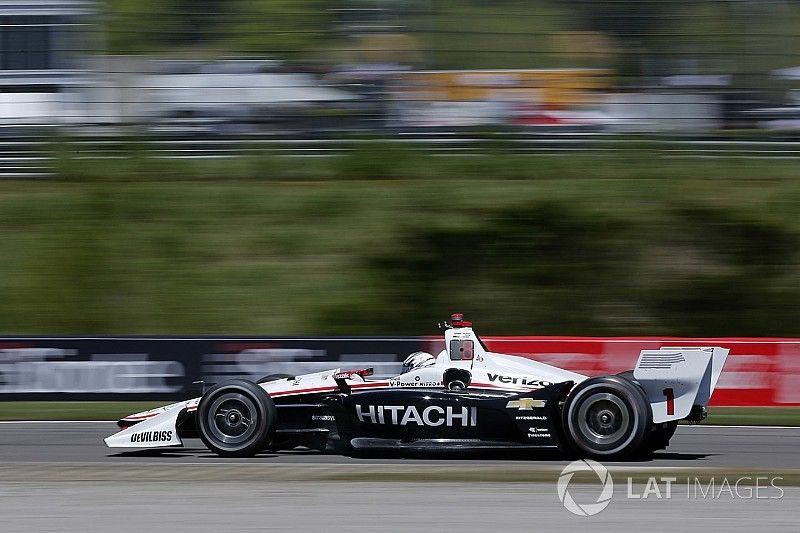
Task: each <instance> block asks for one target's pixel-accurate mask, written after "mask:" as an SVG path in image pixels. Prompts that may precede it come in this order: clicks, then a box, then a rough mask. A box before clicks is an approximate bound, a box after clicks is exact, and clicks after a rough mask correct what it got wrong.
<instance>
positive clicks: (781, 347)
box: [482, 337, 800, 406]
mask: <svg viewBox="0 0 800 533" xmlns="http://www.w3.org/2000/svg"><path fill="white" fill-rule="evenodd" d="M482 339H483V341H484V342H485V343H486V345H487V346H488V348H489V349H490V350H491V351H494V352H500V353H509V354H515V355H521V356H523V357H530V358H533V359H536V360H537V361H541V362H543V363H547V364H551V365H554V366H558V367H561V368H566V369H568V370H572V371H575V372H579V373H581V374H586V375H589V376H596V375H600V374H616V373H618V372H623V371H625V370H630V369H632V368H633V366H634V364H635V363H636V359H637V358H638V357H639V352H640V351H641V350H653V349H656V350H657V349H658V348H660V347H661V346H684V347H685V346H721V347H723V348H729V349H730V354H729V355H728V361H727V362H726V364H725V369H724V371H723V372H722V375H721V376H720V379H719V382H718V383H717V388H716V391H715V392H714V396H713V397H712V398H711V405H719V406H790V405H800V339H761V338H720V339H685V338H684V339H681V338H663V339H661V338H632V337H631V338H627V337H613V338H603V337H482Z"/></svg>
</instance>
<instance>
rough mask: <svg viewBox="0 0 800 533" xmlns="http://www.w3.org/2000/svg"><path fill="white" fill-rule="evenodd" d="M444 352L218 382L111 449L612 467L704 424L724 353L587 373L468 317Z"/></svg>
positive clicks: (131, 420) (132, 423)
mask: <svg viewBox="0 0 800 533" xmlns="http://www.w3.org/2000/svg"><path fill="white" fill-rule="evenodd" d="M442 327H443V328H444V341H445V349H444V350H442V351H441V352H440V353H439V354H438V355H432V354H429V353H425V352H415V353H413V354H411V355H410V356H408V358H406V360H405V362H404V363H403V370H402V372H401V373H400V374H399V375H397V376H395V377H392V378H390V379H371V375H372V370H371V369H369V368H365V369H354V370H342V369H332V370H327V371H324V372H316V373H312V374H304V375H300V376H283V375H280V376H268V377H265V378H263V379H261V380H259V381H258V382H253V381H247V380H241V379H237V380H232V381H227V382H223V383H218V384H216V385H214V386H213V387H210V388H209V389H208V390H206V391H205V392H204V393H203V395H202V396H201V397H199V398H194V399H191V400H187V401H182V402H178V403H173V404H171V405H167V406H165V407H160V408H157V409H153V410H151V411H145V412H142V413H137V414H133V415H130V416H127V417H125V418H123V419H121V420H120V421H119V422H118V424H119V426H120V427H121V428H122V429H121V431H119V432H117V433H115V434H114V435H111V436H110V437H107V438H106V439H105V442H106V444H107V445H108V446H109V447H112V448H160V447H173V446H182V445H183V443H184V440H185V439H187V438H192V437H198V436H199V437H200V439H202V441H203V443H204V444H205V445H206V446H207V447H208V448H209V449H210V450H212V451H213V452H215V453H217V454H218V455H221V456H226V457H246V456H252V455H255V454H258V453H260V452H262V451H265V450H272V451H276V450H281V449H291V448H295V447H297V446H304V447H307V448H311V449H317V450H320V451H327V452H332V453H342V454H358V453H360V452H367V451H376V450H414V451H426V450H431V451H446V450H464V449H470V450H472V449H512V448H514V449H517V448H518V449H531V450H532V451H535V450H537V449H548V448H550V449H552V448H558V449H560V450H562V451H563V452H565V453H567V454H569V455H571V456H578V457H592V458H599V459H607V460H619V459H628V458H639V457H646V456H647V455H649V454H650V453H651V452H652V451H654V450H658V449H662V448H665V447H666V446H667V445H668V444H669V441H670V438H671V437H672V435H673V433H674V432H675V428H676V426H677V424H678V421H679V420H689V421H693V422H697V421H700V420H702V419H703V418H704V417H705V414H706V405H707V404H708V401H709V399H710V397H711V394H712V393H713V391H714V387H715V386H716V384H717V379H718V378H719V376H720V373H721V372H722V367H723V366H724V364H725V360H726V358H727V355H728V350H727V349H724V348H709V347H705V348H697V347H694V348H692V347H689V348H674V347H668V348H661V349H658V350H643V351H642V352H641V353H640V355H639V359H638V360H637V362H636V365H635V367H634V369H633V370H632V371H628V372H623V373H621V374H618V375H609V376H599V377H591V378H590V377H587V376H584V375H581V374H577V373H575V372H571V371H568V370H563V369H560V368H557V367H554V366H551V365H547V364H544V363H540V362H537V361H534V360H531V359H527V358H524V357H519V356H513V355H505V354H499V353H493V352H490V351H489V350H488V349H487V348H486V346H485V345H484V343H483V342H482V341H481V340H480V338H479V337H478V336H477V335H476V334H475V332H474V331H473V329H472V324H471V323H470V322H466V321H464V319H463V316H462V315H460V314H455V315H452V317H451V322H450V323H444V324H443V325H442Z"/></svg>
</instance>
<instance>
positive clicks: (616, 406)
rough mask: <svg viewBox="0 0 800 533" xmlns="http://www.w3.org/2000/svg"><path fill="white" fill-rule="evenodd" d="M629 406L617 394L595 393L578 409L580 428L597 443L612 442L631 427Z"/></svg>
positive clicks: (588, 437) (584, 434)
mask: <svg viewBox="0 0 800 533" xmlns="http://www.w3.org/2000/svg"><path fill="white" fill-rule="evenodd" d="M630 422H631V421H630V416H629V411H628V406H627V405H626V404H625V402H624V401H623V400H622V399H621V398H620V397H618V396H616V395H615V394H610V393H605V392H604V393H595V394H593V395H591V396H589V397H588V398H587V399H586V400H585V401H584V402H583V403H582V404H581V405H580V408H579V410H578V429H579V430H580V432H581V434H583V436H584V437H585V438H587V439H588V440H590V441H592V442H594V443H595V444H601V445H606V444H611V443H614V442H616V441H617V440H618V439H619V438H621V437H622V436H624V435H625V434H626V433H627V432H628V429H629V427H630Z"/></svg>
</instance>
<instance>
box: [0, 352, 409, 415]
mask: <svg viewBox="0 0 800 533" xmlns="http://www.w3.org/2000/svg"><path fill="white" fill-rule="evenodd" d="M422 344H423V340H422V339H420V338H352V339H347V338H288V337H260V338H252V337H246V338H244V337H242V338H237V337H221V338H178V337H147V338H145V337H98V338H79V337H46V338H45V337H0V400H12V399H13V400H23V399H24V400H110V399H116V400H122V399H129V400H150V399H185V398H187V397H191V396H189V395H195V396H199V393H200V390H201V387H202V384H199V383H196V382H198V381H204V382H205V383H206V384H214V383H217V382H220V381H225V380H227V379H232V378H246V379H251V380H257V379H259V378H261V377H265V376H268V375H271V374H289V375H297V374H303V373H309V372H318V371H322V370H328V369H331V368H336V367H349V368H352V367H366V366H371V367H374V368H375V374H376V375H378V376H381V375H386V376H389V375H396V374H397V373H399V371H400V367H401V364H400V362H402V360H403V359H404V358H405V356H406V355H407V354H408V353H411V352H414V351H417V350H420V349H422Z"/></svg>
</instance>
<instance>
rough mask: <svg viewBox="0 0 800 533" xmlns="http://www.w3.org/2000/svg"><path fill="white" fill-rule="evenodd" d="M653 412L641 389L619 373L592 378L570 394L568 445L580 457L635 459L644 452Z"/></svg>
mask: <svg viewBox="0 0 800 533" xmlns="http://www.w3.org/2000/svg"><path fill="white" fill-rule="evenodd" d="M651 421H652V415H651V413H650V404H649V403H647V398H646V397H645V394H644V392H643V391H642V389H641V388H640V387H639V386H638V385H636V384H635V383H632V382H631V381H629V380H627V379H625V378H624V377H620V376H603V377H596V378H590V379H587V380H586V381H583V382H581V383H579V384H578V385H577V386H576V387H575V388H574V389H572V391H570V394H569V396H567V399H566V402H565V403H564V407H563V411H562V424H563V429H564V435H565V438H566V440H567V444H568V445H569V446H570V447H571V448H572V450H573V451H574V452H575V454H577V455H578V456H579V457H589V458H592V459H598V460H612V461H616V460H621V459H626V458H632V457H635V456H637V455H638V454H640V453H641V452H642V451H644V449H645V447H646V445H647V437H648V435H649V434H650V433H651V428H652V422H651Z"/></svg>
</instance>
